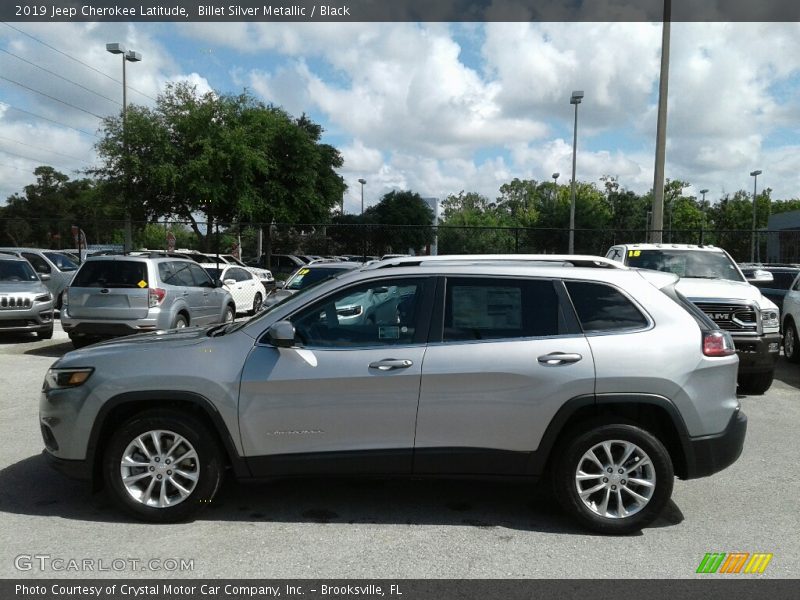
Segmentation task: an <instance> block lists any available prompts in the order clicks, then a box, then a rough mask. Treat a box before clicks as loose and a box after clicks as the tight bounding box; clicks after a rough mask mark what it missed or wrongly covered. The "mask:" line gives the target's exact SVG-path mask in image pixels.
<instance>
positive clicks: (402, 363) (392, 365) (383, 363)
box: [369, 358, 414, 371]
mask: <svg viewBox="0 0 800 600" xmlns="http://www.w3.org/2000/svg"><path fill="white" fill-rule="evenodd" d="M413 364H414V363H413V362H411V361H410V360H408V359H406V358H384V359H383V360H376V361H375V362H371V363H369V368H370V369H378V371H393V370H394V369H407V368H408V367H410V366H411V365H413Z"/></svg>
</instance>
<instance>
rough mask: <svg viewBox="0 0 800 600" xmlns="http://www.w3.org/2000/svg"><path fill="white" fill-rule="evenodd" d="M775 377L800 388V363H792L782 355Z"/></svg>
mask: <svg viewBox="0 0 800 600" xmlns="http://www.w3.org/2000/svg"><path fill="white" fill-rule="evenodd" d="M775 379H777V380H778V381H781V382H783V383H785V384H786V385H790V386H792V387H793V388H796V389H798V390H800V365H797V364H794V363H790V362H789V361H788V360H786V357H784V356H783V355H781V357H780V358H779V359H778V364H777V366H776V367H775Z"/></svg>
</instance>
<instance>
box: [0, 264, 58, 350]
mask: <svg viewBox="0 0 800 600" xmlns="http://www.w3.org/2000/svg"><path fill="white" fill-rule="evenodd" d="M40 277H41V279H40ZM48 277H49V276H48V275H41V276H39V275H37V274H36V272H35V271H34V270H33V267H32V266H31V264H30V263H29V262H28V261H27V260H25V259H24V258H19V257H18V256H12V255H10V254H0V332H2V333H8V332H14V333H23V332H31V333H36V335H37V336H38V337H39V339H44V340H49V339H50V338H52V337H53V295H52V294H51V293H50V290H48V289H47V287H46V286H45V281H46V280H47V278H48ZM42 279H44V281H42Z"/></svg>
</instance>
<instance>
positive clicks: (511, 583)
mask: <svg viewBox="0 0 800 600" xmlns="http://www.w3.org/2000/svg"><path fill="white" fill-rule="evenodd" d="M798 584H800V581H798V580H797V579H794V580H791V579H761V578H757V579H746V580H743V579H713V580H708V579H704V580H656V579H643V580H619V579H617V580H615V579H604V580H592V579H574V580H546V579H538V580H537V579H533V580H502V579H500V580H486V579H475V580H473V579H456V580H454V579H433V580H420V579H394V580H392V579H385V580H384V579H380V580H379V579H365V580H336V579H332V580H327V579H318V580H313V579H296V580H288V579H240V580H212V579H208V580H202V579H151V580H146V579H145V580H141V579H140V580H136V579H131V580H114V579H97V580H88V579H85V580H78V579H76V580H69V579H63V580H56V579H40V580H24V581H23V580H9V579H7V580H2V581H0V598H3V599H4V600H10V599H12V598H13V599H15V600H16V599H22V598H25V599H28V600H66V599H69V600H81V599H84V598H86V599H99V600H131V599H135V600H199V599H203V600H210V599H226V600H240V599H241V600H256V599H257V600H272V599H274V598H285V599H286V600H300V599H303V600H323V599H338V600H344V599H358V600H378V599H383V600H451V599H452V600H473V599H474V600H534V599H539V598H541V599H543V600H544V599H547V600H555V599H558V600H562V599H572V598H575V599H578V598H580V599H581V600H585V599H586V598H591V599H592V600H604V599H608V600H612V599H613V600H619V598H647V599H648V600H659V599H661V598H664V599H669V600H675V599H676V598H703V600H739V599H749V598H769V599H770V600H783V599H784V598H786V599H789V598H792V599H794V598H797V590H798V589H799V588H798Z"/></svg>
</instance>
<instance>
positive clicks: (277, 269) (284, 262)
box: [250, 254, 308, 280]
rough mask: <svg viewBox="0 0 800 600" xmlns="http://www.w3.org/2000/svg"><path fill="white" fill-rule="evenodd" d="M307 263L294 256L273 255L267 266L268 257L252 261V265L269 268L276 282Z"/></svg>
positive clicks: (262, 256) (264, 256)
mask: <svg viewBox="0 0 800 600" xmlns="http://www.w3.org/2000/svg"><path fill="white" fill-rule="evenodd" d="M307 262H308V261H306V260H303V259H302V258H300V257H298V256H295V255H294V254H272V255H270V261H269V264H267V255H266V254H262V255H261V256H260V257H259V258H258V259H256V260H254V261H251V262H250V265H251V266H254V267H261V268H268V269H269V270H270V271H272V274H273V276H274V277H275V279H276V280H284V279H285V278H286V277H287V276H289V275H291V274H292V273H294V272H295V271H296V270H297V269H299V268H300V267H302V266H303V265H305V264H306V263H307Z"/></svg>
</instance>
